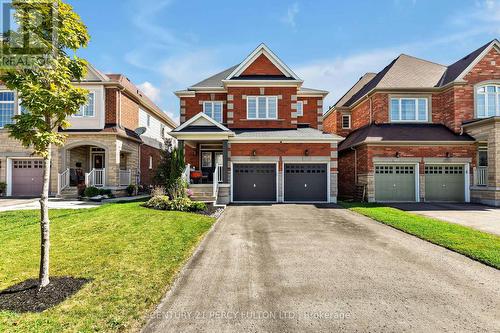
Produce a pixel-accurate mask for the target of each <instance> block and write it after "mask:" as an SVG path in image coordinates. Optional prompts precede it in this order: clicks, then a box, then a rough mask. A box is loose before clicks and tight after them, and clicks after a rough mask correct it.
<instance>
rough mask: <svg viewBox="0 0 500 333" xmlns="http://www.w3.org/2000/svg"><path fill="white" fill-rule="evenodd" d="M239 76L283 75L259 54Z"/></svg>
mask: <svg viewBox="0 0 500 333" xmlns="http://www.w3.org/2000/svg"><path fill="white" fill-rule="evenodd" d="M241 75H283V73H282V72H281V71H280V70H279V69H278V68H277V67H276V66H275V65H274V64H273V63H272V62H271V61H270V60H269V59H268V58H267V57H266V56H265V55H264V54H261V55H260V56H258V57H257V59H255V61H254V62H252V63H251V64H250V66H248V67H247V68H246V69H245V70H244V71H243V73H241Z"/></svg>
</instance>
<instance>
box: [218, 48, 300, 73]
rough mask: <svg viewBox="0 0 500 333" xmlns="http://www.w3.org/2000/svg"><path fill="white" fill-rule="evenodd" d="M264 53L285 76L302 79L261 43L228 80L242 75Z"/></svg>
mask: <svg viewBox="0 0 500 333" xmlns="http://www.w3.org/2000/svg"><path fill="white" fill-rule="evenodd" d="M261 55H264V56H265V57H266V58H267V59H268V60H269V61H270V62H272V63H273V65H274V66H276V68H278V69H279V70H280V72H281V73H283V75H284V76H285V77H288V78H290V79H292V80H297V81H302V80H301V79H300V78H299V77H298V76H297V74H295V73H294V72H293V71H292V70H291V69H290V67H288V66H287V65H286V64H285V63H284V62H283V61H281V59H280V58H278V56H277V55H276V54H275V53H274V52H273V51H271V49H269V47H267V45H266V44H264V43H261V44H260V45H259V46H257V48H256V49H255V50H254V51H253V52H252V53H250V54H249V55H248V56H247V57H246V58H245V59H244V60H243V61H242V62H241V63H240V64H239V65H238V66H237V67H236V68H235V69H234V70H233V71H232V72H231V73H229V75H228V76H227V77H226V78H225V79H226V80H231V79H233V78H235V77H239V76H241V74H242V73H243V72H244V71H245V69H247V68H248V67H249V66H250V65H251V64H252V63H253V62H254V61H255V60H256V59H257V58H259V57H260V56H261Z"/></svg>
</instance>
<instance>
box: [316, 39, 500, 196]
mask: <svg viewBox="0 0 500 333" xmlns="http://www.w3.org/2000/svg"><path fill="white" fill-rule="evenodd" d="M323 125H324V127H325V130H327V131H328V132H330V133H336V134H338V135H342V136H346V139H345V140H344V141H343V142H342V143H341V144H340V145H339V174H340V179H339V192H340V196H343V197H351V198H352V197H356V196H358V197H359V196H364V198H367V199H368V200H369V201H417V202H418V201H428V202H430V201H458V202H469V201H473V202H481V203H486V204H491V205H497V206H498V205H500V157H499V156H500V43H499V42H498V40H493V41H491V42H489V43H487V44H486V45H484V46H482V47H480V48H479V49H477V50H475V51H474V52H472V53H470V54H469V55H467V56H465V57H464V58H462V59H460V60H458V61H457V62H455V63H453V64H451V65H449V66H444V65H440V64H436V63H433V62H429V61H426V60H422V59H418V58H414V57H411V56H407V55H404V54H403V55H401V56H399V57H398V58H396V59H394V61H392V62H391V63H390V64H389V65H388V66H387V67H385V68H384V69H383V70H382V71H380V72H379V73H367V74H365V75H364V76H363V77H361V78H360V80H359V81H358V82H357V83H356V84H355V85H354V86H353V87H352V88H351V89H350V90H349V91H348V92H347V93H346V94H345V95H344V96H343V97H342V98H341V99H340V100H339V101H338V102H337V103H336V104H335V105H334V106H333V107H332V108H330V110H328V112H327V113H326V114H325V116H324V120H323Z"/></svg>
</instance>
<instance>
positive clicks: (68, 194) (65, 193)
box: [57, 186, 78, 200]
mask: <svg viewBox="0 0 500 333" xmlns="http://www.w3.org/2000/svg"><path fill="white" fill-rule="evenodd" d="M57 197H58V198H61V199H66V200H73V199H78V187H76V186H69V187H66V188H65V189H64V190H62V191H61V194H60V195H58V196H57Z"/></svg>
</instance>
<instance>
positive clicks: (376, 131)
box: [338, 123, 475, 151]
mask: <svg viewBox="0 0 500 333" xmlns="http://www.w3.org/2000/svg"><path fill="white" fill-rule="evenodd" d="M388 141H419V142H420V141H422V142H427V141H428V142H438V143H439V142H458V143H460V142H463V143H465V144H467V143H470V142H471V143H472V142H474V141H475V140H474V139H473V138H472V137H471V136H469V135H468V134H462V135H459V134H456V133H455V132H453V131H452V130H450V129H449V128H448V127H446V126H445V125H442V124H399V123H398V124H396V123H391V124H371V125H367V126H364V127H361V128H359V129H357V130H355V131H353V132H351V133H350V134H349V135H348V136H347V137H346V139H345V140H344V141H342V142H341V143H340V145H339V148H338V150H339V151H342V150H346V149H349V148H351V147H356V146H359V145H361V144H363V143H378V142H388Z"/></svg>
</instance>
